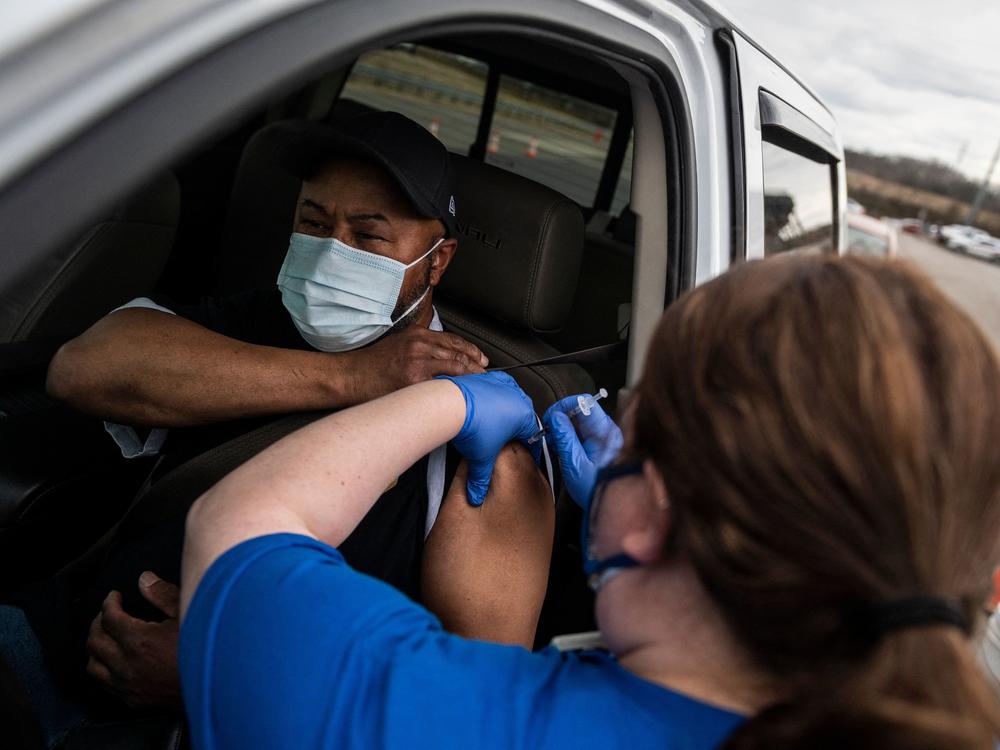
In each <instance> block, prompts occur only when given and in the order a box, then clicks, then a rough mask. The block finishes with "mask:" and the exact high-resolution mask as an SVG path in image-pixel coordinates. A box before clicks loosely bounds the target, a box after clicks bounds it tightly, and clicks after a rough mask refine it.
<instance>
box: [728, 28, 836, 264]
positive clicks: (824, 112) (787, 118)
mask: <svg viewBox="0 0 1000 750" xmlns="http://www.w3.org/2000/svg"><path fill="white" fill-rule="evenodd" d="M728 34H729V36H730V37H731V41H732V46H733V48H734V49H735V55H736V62H737V64H738V71H737V73H736V79H737V80H738V86H739V88H740V100H739V104H740V107H741V115H742V145H743V159H744V174H745V179H746V190H745V192H744V195H743V220H744V229H745V232H744V234H745V247H744V248H743V250H742V253H741V252H740V249H739V248H735V250H734V255H735V256H736V259H737V260H742V259H747V260H749V259H756V258H763V257H765V248H764V165H763V152H762V144H763V142H764V141H767V142H769V143H771V144H773V145H775V146H778V147H779V148H784V149H786V150H788V151H791V152H793V153H795V154H798V155H799V156H803V157H805V158H808V159H811V160H813V161H817V162H819V163H829V164H830V180H831V196H832V206H831V211H832V215H833V248H834V251H835V252H837V253H841V254H842V253H843V252H844V251H845V250H846V240H847V233H846V222H847V209H846V205H847V180H846V173H845V163H844V150H843V145H842V144H841V142H840V136H839V131H838V130H837V127H836V122H835V121H834V119H833V115H832V113H831V112H830V111H829V110H828V109H827V108H826V106H825V105H823V104H822V103H821V102H820V100H819V98H818V97H817V96H816V95H815V94H813V92H812V91H810V90H809V89H808V88H807V87H806V86H805V84H803V83H802V82H801V81H799V80H798V79H797V78H795V77H794V76H792V74H791V73H789V72H788V71H787V70H785V69H784V68H783V67H782V66H781V65H780V64H778V63H777V61H775V60H774V59H773V58H771V57H770V56H769V55H767V53H765V52H764V51H763V50H761V49H760V48H759V47H757V46H756V45H754V44H753V43H752V42H750V41H748V40H747V39H746V37H744V36H743V35H741V34H740V33H739V32H738V31H734V30H728Z"/></svg>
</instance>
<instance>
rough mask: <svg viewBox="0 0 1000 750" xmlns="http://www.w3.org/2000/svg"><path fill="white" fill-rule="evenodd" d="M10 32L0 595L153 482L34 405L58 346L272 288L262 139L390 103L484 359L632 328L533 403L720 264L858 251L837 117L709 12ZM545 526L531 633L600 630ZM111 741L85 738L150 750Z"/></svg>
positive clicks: (558, 389)
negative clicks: (413, 155)
mask: <svg viewBox="0 0 1000 750" xmlns="http://www.w3.org/2000/svg"><path fill="white" fill-rule="evenodd" d="M0 29H3V33H2V35H0V61H2V64H0V226H2V231H3V236H4V240H5V241H4V242H3V243H2V245H0V301H2V304H0V349H2V353H0V493H2V497H0V570H2V571H3V573H2V576H0V589H2V590H6V591H10V590H11V589H13V588H16V587H20V586H24V585H27V584H30V583H31V582H33V581H40V580H45V579H46V578H47V577H49V576H51V575H52V574H53V572H54V571H56V570H57V569H59V568H60V567H61V566H63V565H65V564H66V563H67V562H69V561H70V560H72V559H74V558H75V557H76V556H77V555H79V554H80V552H81V551H83V550H84V549H86V548H87V547H88V546H89V545H90V544H91V543H92V542H93V541H94V540H95V539H97V538H99V537H100V536H101V535H102V534H104V533H105V532H106V531H107V530H108V529H109V528H110V527H111V526H112V525H113V524H114V523H115V522H116V520H117V519H118V518H119V517H120V516H121V514H122V513H123V512H124V510H125V508H126V507H128V505H129V503H130V502H131V501H132V498H133V495H134V494H135V492H136V491H137V489H138V488H139V487H140V485H141V483H142V481H143V479H144V478H145V477H146V475H147V474H148V468H149V467H148V466H145V467H143V466H142V465H137V464H134V463H128V462H125V461H124V460H122V459H121V458H120V456H118V455H117V454H116V453H115V452H114V451H113V450H111V448H113V446H112V444H111V443H110V442H109V440H108V438H107V436H106V435H105V434H104V430H103V428H102V426H101V423H100V421H99V420H97V419H94V418H92V417H87V416H85V415H79V414H74V413H71V412H69V411H68V410H67V409H66V408H64V407H62V406H61V405H59V404H57V403H54V402H53V401H51V400H50V399H49V398H48V397H47V395H46V393H45V373H46V368H47V364H48V362H49V360H50V358H51V356H52V354H53V352H55V350H56V349H57V348H58V346H59V345H60V344H62V343H64V342H65V341H67V340H69V339H70V338H72V337H74V336H76V335H77V334H79V333H80V332H81V331H83V330H85V329H86V328H87V327H88V326H90V325H91V324H92V323H93V322H94V321H96V320H97V319H98V318H100V317H101V316H103V315H104V314H106V313H107V312H108V311H110V310H112V309H114V308H115V307H116V306H118V305H120V304H122V303H124V302H126V301H127V300H129V299H132V298H135V297H138V296H142V295H149V294H151V293H160V294H165V295H167V296H169V297H170V298H172V299H175V300H177V301H179V302H184V301H190V300H196V299H198V298H199V297H201V296H203V295H224V294H232V293H236V292H240V291H243V290H248V289H255V288H262V287H273V285H274V283H275V277H276V275H277V271H278V266H279V265H280V263H281V258H282V256H283V254H284V252H285V250H286V249H287V242H288V234H289V231H290V219H291V209H292V207H293V206H294V202H295V195H296V192H297V190H298V183H297V182H295V181H293V180H290V178H289V177H288V176H287V175H284V174H282V173H281V172H280V171H279V170H277V169H275V167H274V164H273V163H271V162H269V161H268V158H269V152H268V150H267V149H266V148H265V146H264V143H265V136H266V134H267V133H268V132H269V131H268V129H269V128H270V127H272V126H273V125H274V124H275V123H276V122H279V121H286V120H307V119H312V120H329V121H336V120H338V119H339V118H343V117H346V116H348V115H349V114H350V113H352V112H359V111H367V110H370V109H380V110H396V111H399V112H402V113H403V114H405V115H407V116H409V117H411V118H413V119H415V120H417V121H418V122H420V123H422V124H424V125H425V126H426V127H427V128H428V129H429V130H431V131H432V132H434V133H435V134H436V135H437V136H438V137H439V138H440V139H441V141H442V142H444V143H445V145H446V146H447V147H448V148H449V149H450V150H451V152H452V153H453V154H455V155H456V161H457V162H458V163H459V164H460V165H461V166H462V170H461V173H462V179H463V180H464V183H462V182H461V181H460V186H459V187H460V191H461V189H462V188H463V187H464V191H465V192H464V193H463V192H460V194H459V196H458V197H459V199H460V200H463V201H464V204H463V205H462V207H461V208H460V212H459V217H460V225H459V234H460V250H459V252H458V253H457V255H456V258H455V261H454V262H453V263H452V266H451V268H450V269H449V272H448V274H447V275H446V280H445V282H444V283H443V284H442V286H441V287H440V288H439V291H440V306H439V312H440V314H441V318H442V320H443V322H444V325H445V327H446V328H448V329H450V330H452V331H455V332H456V333H459V334H461V335H463V336H466V337H467V338H469V339H470V340H472V341H473V343H475V344H477V345H478V346H480V347H481V348H482V349H483V350H484V351H485V352H486V354H487V355H488V356H489V357H490V359H491V361H492V363H493V364H495V365H504V364H516V363H518V362H523V361H528V360H529V359H533V358H536V357H541V356H547V355H552V354H558V353H561V352H570V351H574V350H576V349H582V348H585V347H588V346H594V345H596V344H605V343H608V342H615V341H618V340H619V335H620V333H622V332H625V333H624V334H623V335H627V338H626V342H625V348H626V354H625V356H624V358H622V359H620V360H611V361H605V362H597V363H588V362H581V363H578V364H569V365H560V366H559V367H537V368H523V369H519V370H515V371H514V375H515V377H517V378H518V379H519V381H520V382H521V383H522V385H523V386H524V387H525V389H526V390H527V391H528V393H529V394H530V395H531V396H532V398H533V399H534V403H535V405H536V407H537V408H538V410H539V412H541V411H542V410H544V409H545V408H547V407H548V406H549V405H550V404H551V403H553V402H554V401H555V400H556V399H557V398H560V397H562V396H565V395H568V393H569V392H571V390H570V389H584V388H586V389H588V390H593V389H594V388H595V387H596V386H598V385H599V386H603V387H605V388H607V390H608V391H609V392H610V396H609V399H608V402H609V407H608V408H609V409H611V410H614V408H615V401H616V397H617V396H618V394H619V392H621V391H623V390H625V389H627V388H629V387H630V386H631V385H632V384H634V383H635V381H636V379H637V378H638V376H639V374H640V372H641V370H642V366H643V357H644V352H645V350H646V346H647V342H648V341H649V339H650V336H651V335H652V332H653V330H654V327H655V325H656V323H657V321H658V319H659V317H660V313H661V312H662V310H663V308H664V307H665V306H666V305H667V304H669V303H670V302H671V301H672V300H673V299H675V298H676V297H677V296H678V295H679V294H681V293H682V292H683V291H684V290H686V289H689V288H691V287H693V286H695V285H697V284H700V283H702V282H704V281H706V280H708V279H711V278H713V277H715V276H716V275H718V274H720V273H722V272H723V271H725V270H726V269H727V268H728V267H729V266H730V265H732V264H734V263H738V262H741V261H743V260H745V259H753V258H763V257H765V256H767V255H771V254H775V253H781V252H789V251H800V252H804V251H808V252H826V253H837V252H842V251H843V250H844V249H845V248H846V247H847V243H848V233H847V225H846V219H845V216H846V205H847V200H846V180H845V168H844V152H843V148H842V145H841V139H840V135H839V130H838V127H837V123H836V121H835V119H834V117H833V115H832V114H831V112H830V110H829V108H828V107H827V106H826V105H825V104H824V103H823V101H821V100H820V98H819V97H818V96H817V95H816V94H815V93H814V92H813V91H812V90H811V89H809V88H808V87H807V86H806V85H805V84H804V83H803V82H802V80H801V79H800V78H799V77H798V76H797V75H796V73H795V72H793V71H789V70H788V69H787V67H786V66H785V65H784V64H783V63H782V62H781V60H780V57H777V56H775V55H774V54H772V53H769V52H768V51H766V50H765V49H764V48H763V47H762V46H761V44H760V43H759V42H757V41H755V40H754V39H753V37H752V36H750V35H749V34H748V33H747V32H746V31H745V30H743V29H741V28H739V27H738V26H737V25H736V24H734V23H733V22H732V21H731V20H730V19H729V18H728V17H727V15H726V14H725V13H724V12H723V11H721V10H720V9H718V8H716V7H715V6H714V5H713V3H711V2H707V1H705V0H676V1H674V2H671V1H669V0H667V1H664V2H656V3H653V2H647V1H646V0H619V1H618V2H615V1H613V0H612V1H610V2H603V3H593V2H584V1H582V0H507V2H504V3H490V4H485V3H482V4H475V3H460V4H456V3H453V2H451V0H383V1H382V2H354V0H343V1H341V2H333V1H329V2H321V1H319V0H262V1H261V2H243V1H242V0H221V1H220V0H189V1H188V2H183V3H164V2H162V1H161V0H131V2H128V3H123V2H114V1H113V0H64V1H63V2H61V3H27V4H23V3H9V4H7V5H6V6H4V7H2V8H0ZM526 185H528V186H531V187H532V189H537V188H538V186H539V185H541V186H544V187H546V188H548V189H549V190H551V191H554V192H555V193H556V194H559V195H561V196H565V197H568V198H569V199H571V200H572V201H573V203H574V204H575V206H576V209H578V210H579V212H580V225H581V227H585V231H581V233H580V237H579V241H578V242H575V244H573V246H572V247H568V248H560V253H559V254H558V255H554V254H549V255H547V256H546V255H545V253H546V252H548V249H547V246H546V245H545V244H544V243H539V242H538V241H537V240H538V233H537V232H536V233H534V234H532V233H531V232H526V231H525V226H526V224H527V223H526V222H525V221H524V212H525V211H527V210H531V207H530V206H528V207H527V208H525V206H524V205H523V204H524V201H518V200H515V198H520V197H523V195H524V194H525V193H524V192H523V191H522V190H521V188H523V187H524V186H526ZM508 208H510V209H511V210H510V211H508V210H507V209H508ZM463 211H464V214H463V213H462V212H463ZM540 231H541V230H540ZM501 248H502V252H500V249H501ZM540 264H542V265H545V264H548V265H546V267H547V268H550V269H551V273H546V274H535V273H534V272H533V269H535V268H538V267H539V265H540ZM500 271H502V272H503V273H502V274H501V273H500ZM501 276H502V278H503V279H506V280H507V281H505V282H504V283H502V284H501V283H499V282H498V281H497V279H498V278H500V277H501ZM511 280H512V281H511ZM434 299H435V303H436V304H437V303H438V294H437V293H436V294H435V298H434ZM511 299H514V300H523V301H525V305H527V304H528V302H531V304H535V305H540V304H544V305H545V317H544V319H543V318H537V319H536V318H533V317H532V316H531V315H517V316H513V315H507V314H506V311H507V310H509V309H511V306H512V305H513V304H514V303H512V302H510V300H511ZM519 309H520V308H519ZM576 392H578V391H576ZM168 476H169V475H168ZM211 478H212V477H209V479H211ZM160 481H165V479H161V480H160ZM153 486H154V487H155V486H156V485H153ZM558 517H559V521H558V531H557V547H556V551H555V554H554V558H553V568H552V574H551V581H550V586H549V595H548V599H547V601H546V606H545V609H544V610H543V615H542V621H541V623H540V627H539V637H540V642H545V641H547V640H548V638H550V637H552V636H553V635H555V634H557V633H561V632H573V631H581V630H587V629H589V628H591V627H592V625H593V624H592V622H591V620H590V613H591V612H592V608H591V601H590V599H589V596H590V594H589V592H588V590H587V588H586V586H585V585H584V581H583V579H582V576H581V575H580V573H579V569H580V566H579V563H578V557H579V549H578V540H579V533H578V531H577V526H578V524H579V511H578V510H577V509H576V508H575V507H574V506H573V504H572V503H571V502H569V503H567V502H566V500H565V499H561V500H560V504H559V513H558ZM137 726H138V725H137ZM122 731H123V732H124V735H123V736H122V737H118V738H117V739H115V740H114V741H113V742H112V740H111V739H109V738H108V735H106V734H105V735H103V739H100V740H98V741H95V743H94V745H93V746H100V747H104V746H110V745H111V744H114V746H115V747H122V748H127V747H148V746H152V745H150V744H149V741H148V738H144V737H143V736H140V735H141V731H140V729H139V728H135V729H129V728H125V729H123V730H122ZM130 731H133V732H136V736H135V737H133V738H132V739H129V738H128V737H129V736H128V732H130ZM123 737H124V738H123ZM86 746H87V745H86V743H85V742H84V741H82V740H77V742H76V744H74V747H86Z"/></svg>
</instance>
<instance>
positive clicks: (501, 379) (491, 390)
mask: <svg viewBox="0 0 1000 750" xmlns="http://www.w3.org/2000/svg"><path fill="white" fill-rule="evenodd" d="M439 377H440V378H442V379H443V380H450V381H451V382H452V383H454V384H455V385H457V386H458V387H459V389H461V391H462V395H463V396H464V397H465V423H464V424H463V425H462V429H461V430H460V431H459V433H458V435H457V436H456V437H455V439H454V440H453V441H452V444H453V445H454V446H455V448H456V450H458V452H459V453H461V454H462V455H463V456H465V458H466V459H467V460H468V462H469V483H468V500H469V504H470V505H477V506H478V505H482V504H483V501H484V500H485V499H486V493H487V491H488V490H489V488H490V478H491V477H492V476H493V465H494V464H495V463H496V460H497V455H498V454H499V453H500V450H501V449H502V448H503V447H504V446H505V445H506V444H507V443H509V442H510V441H511V440H515V439H517V440H522V441H523V440H527V439H528V438H530V437H531V436H532V435H534V434H535V433H536V432H538V429H539V428H538V422H537V421H536V420H535V410H534V407H533V406H532V405H531V399H530V398H528V395H527V394H526V393H525V392H524V391H522V390H521V387H520V386H519V385H518V384H517V381H515V380H514V378H512V377H511V376H510V375H508V374H507V373H505V372H487V373H484V374H480V375H459V376H451V375H441V376H439ZM528 447H529V448H530V449H532V455H533V456H534V457H535V461H536V462H537V461H538V457H539V451H540V449H541V447H540V445H539V444H536V445H531V446H528Z"/></svg>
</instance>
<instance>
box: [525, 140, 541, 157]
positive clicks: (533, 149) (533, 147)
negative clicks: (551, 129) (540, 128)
mask: <svg viewBox="0 0 1000 750" xmlns="http://www.w3.org/2000/svg"><path fill="white" fill-rule="evenodd" d="M524 153H525V156H527V157H528V158H529V159H534V158H535V157H536V156H538V139H537V138H532V139H531V141H529V142H528V150H527V151H525V152H524Z"/></svg>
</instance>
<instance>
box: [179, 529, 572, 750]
mask: <svg viewBox="0 0 1000 750" xmlns="http://www.w3.org/2000/svg"><path fill="white" fill-rule="evenodd" d="M179 661H180V671H181V681H182V686H183V692H184V700H185V704H186V708H187V713H188V718H189V722H190V724H191V728H192V733H193V739H194V743H193V744H194V746H195V747H199V748H215V749H221V748H237V747H239V748H242V747H257V748H262V749H264V750H268V749H271V748H303V747H337V748H358V749H359V750H360V749H361V748H374V747H435V748H439V747H480V748H486V747H525V746H530V743H527V742H526V735H525V733H526V732H527V730H528V727H529V725H530V724H531V718H530V717H531V716H532V715H533V710H534V708H536V707H537V702H536V697H535V694H536V693H537V692H538V691H541V690H542V689H543V688H544V687H545V686H546V685H547V684H550V682H551V676H552V675H551V670H552V669H554V668H555V663H557V662H558V657H556V658H555V660H553V658H546V657H544V656H541V657H540V656H539V655H536V654H531V653H529V652H528V651H526V650H525V649H523V648H520V647H516V646H500V645H496V644H487V643H479V642H474V641H466V640H463V639H461V638H458V637H455V636H452V635H449V634H447V633H445V632H443V631H442V629H441V625H440V623H439V621H438V620H437V618H435V617H434V616H433V615H431V614H430V613H429V612H427V610H425V609H423V608H422V607H420V606H418V605H416V604H415V603H413V602H412V601H411V600H409V599H407V598H406V597H405V596H404V595H402V594H401V593H399V592H398V591H396V590H395V589H393V588H391V587H390V586H388V585H386V584H383V583H381V582H379V581H377V580H375V579H373V578H369V577H367V576H364V575H362V574H360V573H357V572H355V571H354V570H352V569H351V568H350V567H349V566H348V565H347V564H346V563H345V562H344V560H343V557H342V556H341V555H340V553H339V552H338V551H337V550H335V549H333V548H331V547H328V546H326V545H324V544H322V543H320V542H318V541H316V540H314V539H310V538H308V537H304V536H299V535H294V534H275V535H270V536H265V537H258V538H257V539H252V540H249V541H247V542H244V543H242V544H240V545H238V546H237V547H235V548H233V549H232V550H230V551H228V552H227V553H226V554H224V555H223V556H222V557H220V558H219V560H217V561H216V562H215V563H214V564H213V565H212V566H211V568H210V569H209V570H208V571H207V572H206V574H205V576H204V578H203V579H202V582H201V584H200V585H199V587H198V590H197V591H196V592H195V596H194V598H193V600H192V602H191V606H190V608H189V610H188V612H187V615H186V618H185V621H184V623H183V626H182V628H181V642H180V655H179ZM487 727H489V729H488V730H487Z"/></svg>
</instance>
